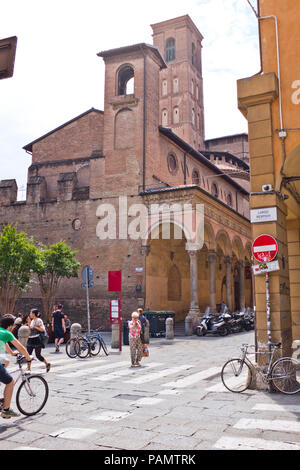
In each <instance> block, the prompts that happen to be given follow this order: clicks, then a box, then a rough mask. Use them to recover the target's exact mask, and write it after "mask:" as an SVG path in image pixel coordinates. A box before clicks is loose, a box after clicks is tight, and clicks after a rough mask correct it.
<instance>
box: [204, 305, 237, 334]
mask: <svg viewBox="0 0 300 470" xmlns="http://www.w3.org/2000/svg"><path fill="white" fill-rule="evenodd" d="M226 316H228V317H230V315H229V314H227V313H223V314H222V315H220V317H216V316H215V315H212V314H211V313H210V309H209V307H208V308H207V309H206V311H205V314H204V316H203V318H202V320H201V322H200V325H198V326H197V328H196V335H197V336H205V335H206V334H208V333H211V334H214V335H215V334H216V335H219V336H227V335H228V334H229V333H230V329H229V327H228V325H227V318H226Z"/></svg>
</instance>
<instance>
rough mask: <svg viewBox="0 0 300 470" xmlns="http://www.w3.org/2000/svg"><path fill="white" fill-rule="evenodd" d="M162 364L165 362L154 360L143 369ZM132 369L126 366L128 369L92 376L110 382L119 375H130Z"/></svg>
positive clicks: (134, 370) (94, 378)
mask: <svg viewBox="0 0 300 470" xmlns="http://www.w3.org/2000/svg"><path fill="white" fill-rule="evenodd" d="M126 364H127V365H128V362H126ZM162 365H163V364H162V363H160V362H152V363H151V364H149V365H147V366H145V367H144V368H143V369H142V370H146V371H147V370H149V369H153V368H154V367H158V366H162ZM130 371H133V372H136V369H130ZM130 371H129V370H128V368H126V370H120V371H115V372H111V373H110V374H105V375H103V376H100V377H92V379H93V380H99V381H101V382H108V381H109V380H112V379H116V378H118V377H123V376H126V375H128V373H129V372H130Z"/></svg>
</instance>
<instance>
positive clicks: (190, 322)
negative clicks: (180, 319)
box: [185, 316, 193, 336]
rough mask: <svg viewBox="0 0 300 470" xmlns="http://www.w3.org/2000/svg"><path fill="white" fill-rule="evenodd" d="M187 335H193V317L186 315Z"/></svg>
mask: <svg viewBox="0 0 300 470" xmlns="http://www.w3.org/2000/svg"><path fill="white" fill-rule="evenodd" d="M185 336H193V319H192V317H189V316H187V317H185Z"/></svg>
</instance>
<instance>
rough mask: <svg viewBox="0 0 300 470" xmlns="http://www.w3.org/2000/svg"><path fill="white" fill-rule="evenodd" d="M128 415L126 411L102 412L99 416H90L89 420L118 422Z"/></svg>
mask: <svg viewBox="0 0 300 470" xmlns="http://www.w3.org/2000/svg"><path fill="white" fill-rule="evenodd" d="M129 415H130V413H129V412H128V411H114V410H108V411H103V412H102V413H101V414H100V415H97V416H91V417H90V419H92V420H94V421H120V420H122V419H124V418H127V417H128V416H129Z"/></svg>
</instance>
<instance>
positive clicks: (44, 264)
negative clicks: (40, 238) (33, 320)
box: [35, 241, 80, 321]
mask: <svg viewBox="0 0 300 470" xmlns="http://www.w3.org/2000/svg"><path fill="white" fill-rule="evenodd" d="M75 255H76V252H75V251H72V249H71V247H70V246H69V245H68V244H67V243H66V242H64V241H60V242H58V243H55V244H53V245H50V246H48V247H47V246H40V254H39V262H38V264H37V266H36V268H35V272H36V274H37V276H38V281H39V285H40V289H41V294H42V301H43V307H44V312H45V314H46V316H47V320H48V321H50V319H51V315H52V308H53V305H54V303H55V296H56V292H57V289H58V287H59V285H60V282H61V280H62V279H63V278H67V279H70V278H73V277H78V269H79V266H80V263H79V262H78V261H77V259H76V256H75Z"/></svg>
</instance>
